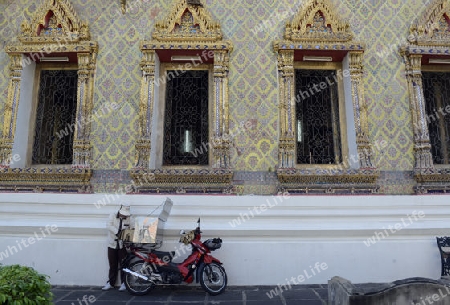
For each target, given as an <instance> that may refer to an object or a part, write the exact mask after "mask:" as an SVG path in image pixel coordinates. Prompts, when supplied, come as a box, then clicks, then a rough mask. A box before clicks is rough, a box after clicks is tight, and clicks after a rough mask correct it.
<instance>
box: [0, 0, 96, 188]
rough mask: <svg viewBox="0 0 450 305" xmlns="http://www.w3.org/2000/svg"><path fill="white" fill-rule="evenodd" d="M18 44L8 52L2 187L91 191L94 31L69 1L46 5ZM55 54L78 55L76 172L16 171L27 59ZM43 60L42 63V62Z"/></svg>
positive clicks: (0, 145)
mask: <svg viewBox="0 0 450 305" xmlns="http://www.w3.org/2000/svg"><path fill="white" fill-rule="evenodd" d="M17 38H18V41H19V42H18V43H11V44H8V45H7V46H6V52H7V53H8V54H9V57H10V60H11V61H10V84H9V88H8V98H7V100H6V103H5V113H4V124H3V129H2V138H1V139H0V164H1V167H2V171H1V172H0V184H1V185H2V187H1V188H2V189H8V188H10V187H12V186H14V188H13V189H14V190H20V189H26V190H28V189H29V188H30V187H31V186H32V185H35V187H36V190H39V191H41V190H46V189H54V188H55V186H58V185H59V186H60V187H61V190H69V191H73V190H75V191H90V186H89V180H90V177H91V175H92V173H91V170H90V159H91V143H90V140H89V137H90V131H91V126H90V120H89V119H88V118H89V116H90V115H91V113H92V108H93V87H94V71H95V64H96V56H97V52H98V46H97V42H95V41H90V40H89V39H90V33H89V27H88V25H87V24H86V23H84V22H82V21H81V20H80V19H79V18H78V15H77V13H76V12H75V10H74V8H73V6H72V5H71V3H70V2H69V0H45V1H44V3H43V5H42V6H41V7H39V8H38V9H37V10H36V13H35V14H34V15H33V17H32V19H31V21H27V20H26V21H24V22H23V23H22V25H21V28H20V34H19V35H18V37H17ZM51 53H75V54H76V56H77V61H78V66H77V70H78V93H77V113H76V121H77V122H80V123H79V124H78V123H77V124H76V126H75V134H74V143H73V163H72V165H71V168H70V169H67V167H66V166H61V168H58V167H55V166H52V167H51V168H45V167H42V166H38V167H39V168H24V169H10V168H9V165H10V164H9V163H10V160H11V155H12V147H13V143H14V139H15V133H16V120H17V112H18V106H19V100H20V93H21V92H20V88H21V76H22V69H23V66H22V65H24V64H26V62H27V61H25V60H23V58H24V57H25V56H27V55H30V57H31V58H33V60H39V59H40V58H42V57H45V56H46V55H50V54H51ZM37 58H38V59H37Z"/></svg>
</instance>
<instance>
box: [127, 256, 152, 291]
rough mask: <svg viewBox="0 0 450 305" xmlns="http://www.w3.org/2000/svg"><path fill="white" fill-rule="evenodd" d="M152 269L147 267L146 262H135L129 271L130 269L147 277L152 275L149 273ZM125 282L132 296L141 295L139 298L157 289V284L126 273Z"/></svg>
mask: <svg viewBox="0 0 450 305" xmlns="http://www.w3.org/2000/svg"><path fill="white" fill-rule="evenodd" d="M150 268H151V267H146V266H145V262H143V261H136V262H133V263H131V264H130V266H129V267H128V269H130V270H131V271H134V272H136V273H140V274H142V275H144V276H147V277H148V276H150V275H151V272H149V271H151V269H150ZM124 282H125V287H126V288H127V290H128V292H129V293H130V294H132V295H139V296H141V295H146V294H147V293H148V292H149V291H150V290H152V289H153V288H154V287H155V284H153V283H151V282H149V281H146V280H144V279H141V278H139V277H137V276H134V275H133V274H131V273H126V272H125V280H124Z"/></svg>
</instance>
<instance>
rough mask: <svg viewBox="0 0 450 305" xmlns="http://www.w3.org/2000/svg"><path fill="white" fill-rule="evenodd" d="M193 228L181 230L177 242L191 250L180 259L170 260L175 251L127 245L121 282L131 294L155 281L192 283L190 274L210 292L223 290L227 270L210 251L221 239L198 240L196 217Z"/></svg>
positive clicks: (152, 285) (138, 293)
mask: <svg viewBox="0 0 450 305" xmlns="http://www.w3.org/2000/svg"><path fill="white" fill-rule="evenodd" d="M197 224H198V225H197V228H196V229H195V230H192V231H190V232H187V233H185V232H184V231H182V232H181V234H182V236H181V238H180V242H182V243H184V244H185V245H189V244H190V245H191V246H192V253H191V254H190V255H189V256H188V257H187V258H186V259H185V260H184V261H183V262H182V263H173V262H172V258H173V257H174V255H175V252H162V251H156V250H148V249H145V248H143V247H137V246H134V245H131V246H130V253H129V255H128V256H127V258H125V260H124V263H123V264H122V270H123V271H124V272H125V279H124V282H125V286H126V288H127V290H128V292H129V293H131V294H133V295H145V294H147V293H148V292H149V291H150V290H151V289H153V288H154V287H155V286H156V285H167V284H172V285H176V284H181V283H182V282H186V283H188V284H189V283H192V282H193V281H194V277H195V279H196V282H197V283H198V282H200V285H201V286H202V287H203V289H204V290H205V291H206V292H208V293H209V294H210V295H218V294H220V293H222V292H223V291H225V288H226V286H227V274H226V272H225V269H224V268H223V267H222V263H221V262H220V261H219V260H218V259H217V258H215V257H213V256H212V255H211V251H214V250H217V249H219V248H220V247H221V246H222V239H220V238H213V239H208V240H206V241H204V242H202V241H201V240H200V239H201V233H202V232H201V231H200V219H199V220H198V223H197Z"/></svg>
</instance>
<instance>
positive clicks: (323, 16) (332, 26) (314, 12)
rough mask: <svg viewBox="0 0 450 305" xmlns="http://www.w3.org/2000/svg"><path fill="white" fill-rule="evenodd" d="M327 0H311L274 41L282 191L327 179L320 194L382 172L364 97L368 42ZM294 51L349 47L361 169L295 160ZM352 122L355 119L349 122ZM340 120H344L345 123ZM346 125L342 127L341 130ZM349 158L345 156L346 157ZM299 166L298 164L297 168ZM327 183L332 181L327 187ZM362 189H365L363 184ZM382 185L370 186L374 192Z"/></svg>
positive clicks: (372, 178) (356, 184) (373, 178)
mask: <svg viewBox="0 0 450 305" xmlns="http://www.w3.org/2000/svg"><path fill="white" fill-rule="evenodd" d="M331 7H332V6H331V3H330V2H329V1H328V0H310V1H309V2H308V3H307V4H306V5H305V7H304V8H303V9H302V10H301V11H299V12H298V13H297V15H296V16H295V17H294V19H293V21H292V22H291V23H289V22H288V23H287V24H286V30H285V34H284V40H282V41H276V42H275V43H274V48H275V51H276V52H278V70H279V84H280V126H281V128H280V143H279V158H278V171H277V174H278V179H279V180H280V183H281V187H282V189H283V191H286V190H295V191H299V190H301V189H305V188H304V187H302V186H301V185H302V184H318V183H323V184H324V185H323V186H321V187H316V188H318V189H320V190H321V192H330V190H329V189H330V188H331V189H334V188H335V186H333V185H330V183H331V184H338V185H339V184H349V183H350V184H354V185H353V186H352V187H351V188H352V189H358V187H359V186H361V185H364V184H367V183H369V184H370V183H374V182H375V181H376V179H377V177H378V172H377V171H376V169H375V167H374V166H373V165H372V160H371V155H372V151H371V145H370V141H369V129H368V121H367V105H366V102H365V99H364V86H363V67H362V59H363V52H364V45H363V44H361V43H358V42H355V41H353V40H352V39H353V34H352V33H350V30H349V24H348V23H346V22H343V21H340V20H339V18H337V16H336V13H334V10H333V9H331ZM295 50H310V51H312V52H314V51H316V50H328V51H330V55H331V54H332V53H331V52H337V51H345V52H347V53H348V56H349V65H350V78H351V90H352V103H353V111H354V114H355V115H354V116H355V120H354V125H355V129H356V137H357V139H356V144H357V150H358V156H359V166H360V170H350V168H349V165H348V164H342V166H337V169H336V166H334V167H331V168H329V169H325V170H324V168H323V166H312V170H311V169H302V168H299V167H298V166H297V165H296V161H295V158H296V157H295V156H296V152H295V125H294V124H295V123H294V122H295V103H296V102H295V80H294V71H295V70H294V52H295ZM349 123H350V124H351V122H349ZM341 124H342V122H341ZM342 128H345V125H343V126H341V129H342ZM345 161H346V160H345ZM296 167H297V168H296ZM327 184H328V185H327ZM363 189H364V190H366V189H367V187H366V186H365V185H364V186H363ZM377 189H378V187H377V186H376V185H373V186H372V187H370V191H371V192H375V191H376V190H377Z"/></svg>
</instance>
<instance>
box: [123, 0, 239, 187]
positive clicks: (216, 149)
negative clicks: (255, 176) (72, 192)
mask: <svg viewBox="0 0 450 305" xmlns="http://www.w3.org/2000/svg"><path fill="white" fill-rule="evenodd" d="M152 37H153V40H151V41H143V42H141V51H142V53H143V58H142V61H141V69H142V71H143V78H142V82H141V103H140V111H139V139H138V140H137V142H136V155H137V160H136V169H134V170H133V171H132V172H131V176H132V177H133V180H134V181H142V179H141V177H142V176H143V175H144V176H145V175H148V173H152V174H154V177H155V179H154V180H152V181H150V182H148V183H146V184H145V185H142V186H141V189H149V190H155V189H158V190H163V189H165V188H168V189H169V190H171V191H173V187H172V185H173V184H175V185H177V186H178V187H179V188H181V190H178V192H183V191H186V190H190V189H197V188H199V189H204V188H206V189H207V190H209V191H217V188H221V189H222V191H225V192H228V191H229V189H230V183H231V179H232V176H233V175H232V173H233V172H232V170H231V164H230V147H231V142H230V136H229V114H228V112H229V102H228V67H229V53H230V52H231V51H232V45H231V43H230V42H228V41H225V40H222V30H221V28H220V25H219V24H218V23H216V22H215V21H213V20H212V18H211V16H210V14H209V12H208V11H207V10H206V8H204V7H203V5H198V3H191V2H190V1H188V0H176V1H175V5H174V7H173V9H172V10H171V11H170V13H169V14H168V16H167V18H165V19H164V20H162V21H159V22H157V23H156V25H155V31H154V32H153V35H152ZM157 50H159V51H162V52H164V51H172V50H198V51H199V52H198V53H199V54H200V53H202V52H203V53H204V52H205V51H206V52H212V53H213V58H214V59H213V60H214V65H213V73H214V75H213V78H214V83H213V88H214V89H213V97H214V100H213V101H210V104H212V105H213V109H214V115H213V121H212V122H211V126H214V132H213V134H214V138H213V139H212V143H211V144H212V145H211V146H212V156H213V162H212V163H213V165H212V166H209V167H208V168H199V169H198V168H192V167H188V166H187V167H184V168H182V169H181V170H176V171H174V170H173V169H172V168H170V167H167V168H162V169H157V170H150V169H149V161H150V160H149V159H150V152H151V149H152V148H151V140H150V139H151V133H152V122H153V120H154V119H153V105H154V103H160V101H159V100H154V90H155V89H157V87H156V86H155V56H156V51H157ZM194 177H195V178H194Z"/></svg>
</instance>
